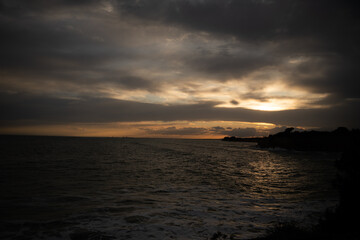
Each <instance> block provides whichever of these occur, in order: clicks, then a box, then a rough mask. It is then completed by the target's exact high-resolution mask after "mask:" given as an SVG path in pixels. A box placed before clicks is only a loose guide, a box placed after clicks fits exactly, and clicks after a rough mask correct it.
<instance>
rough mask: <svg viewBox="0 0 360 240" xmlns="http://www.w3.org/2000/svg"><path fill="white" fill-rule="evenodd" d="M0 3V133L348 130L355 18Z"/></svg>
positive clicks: (223, 2) (358, 119) (274, 1)
mask: <svg viewBox="0 0 360 240" xmlns="http://www.w3.org/2000/svg"><path fill="white" fill-rule="evenodd" d="M359 6H360V3H358V1H350V0H344V1H340V0H338V1H334V0H316V1H313V0H121V1H120V0H119V1H116V0H78V1H71V0H53V1H46V0H32V1H28V0H0V33H1V37H0V54H1V55H0V56H1V57H0V112H1V114H0V134H34V135H61V136H120V137H122V136H128V137H176V138H221V137H224V136H239V137H254V136H267V135H269V134H273V133H276V132H278V131H282V130H284V129H285V128H286V127H296V128H297V129H305V130H306V129H329V130H333V129H335V128H337V127H339V126H344V127H347V128H349V129H352V128H359V127H360V111H359V110H360V81H359V80H360V67H359V62H360V47H359V43H360V15H359V14H358V12H359V10H360V8H359Z"/></svg>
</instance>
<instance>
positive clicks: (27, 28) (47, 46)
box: [0, 0, 157, 91]
mask: <svg viewBox="0 0 360 240" xmlns="http://www.w3.org/2000/svg"><path fill="white" fill-rule="evenodd" d="M102 2H103V1H19V0H15V1H0V32H1V36H2V37H1V38H0V52H1V58H0V76H1V78H2V80H1V81H0V86H1V87H2V88H3V89H5V88H12V85H14V84H16V83H18V84H16V86H17V87H18V86H21V85H23V84H22V83H26V82H28V83H32V84H38V85H39V86H46V85H47V83H52V85H53V86H56V87H57V88H61V86H62V85H63V84H68V85H72V87H73V88H74V89H77V90H80V89H81V88H82V89H86V90H90V89H91V88H93V89H94V90H96V89H99V87H100V88H101V87H102V86H106V85H109V84H111V85H114V86H115V87H120V88H123V89H146V90H149V91H153V90H155V89H156V88H157V83H156V82H152V81H150V80H149V79H145V78H143V77H140V76H136V75H134V73H132V72H129V71H125V70H123V69H114V68H109V67H107V66H106V65H107V64H110V63H113V62H114V61H116V62H117V63H118V64H120V63H123V62H127V61H131V60H133V59H134V57H135V55H137V53H136V52H131V51H129V49H127V48H126V47H125V46H121V45H116V44H114V40H112V39H109V38H110V36H109V34H107V35H101V34H102V33H103V32H102V31H101V25H99V24H101V23H102V22H101V21H102V20H97V19H96V17H92V16H91V12H90V11H89V14H88V15H86V13H84V10H86V9H83V8H82V7H89V8H90V7H93V8H95V7H101V6H102V5H101V3H102ZM78 8H80V10H79V9H78ZM59 9H60V10H59ZM61 9H63V11H64V12H61ZM76 9H78V10H76ZM95 9H96V8H95ZM67 10H72V11H75V12H76V11H80V12H81V14H85V15H84V16H82V17H79V18H75V17H74V16H71V17H65V18H64V17H61V14H65V15H66V14H68V13H67ZM52 11H54V13H53V14H54V15H55V16H51V14H52ZM93 13H94V15H95V16H97V17H98V18H100V19H101V17H103V18H104V19H105V20H106V17H105V16H103V15H102V14H103V13H101V12H100V13H97V12H96V11H95V12H94V10H93ZM57 14H58V15H60V16H58V17H56V15H57ZM49 16H50V17H49ZM105 20H104V22H103V23H104V24H105V23H106V21H105ZM99 21H100V23H99ZM92 23H95V24H97V25H92V26H89V24H92ZM12 90H14V89H12ZM15 90H16V89H15ZM21 90H22V91H23V90H24V89H21ZM27 90H29V89H27ZM44 91H46V89H44Z"/></svg>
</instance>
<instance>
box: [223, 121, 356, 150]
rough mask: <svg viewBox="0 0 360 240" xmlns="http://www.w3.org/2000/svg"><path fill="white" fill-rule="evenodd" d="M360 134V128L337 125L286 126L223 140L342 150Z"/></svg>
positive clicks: (263, 144) (289, 147) (266, 146)
mask: <svg viewBox="0 0 360 240" xmlns="http://www.w3.org/2000/svg"><path fill="white" fill-rule="evenodd" d="M359 136H360V130H351V131H350V130H348V129H347V128H344V127H339V128H337V129H336V130H334V131H331V132H326V131H303V132H299V131H294V128H287V129H286V130H285V131H284V132H279V133H277V134H274V135H270V136H268V137H264V138H237V137H225V138H224V139H223V140H224V141H232V142H257V143H258V147H261V148H284V149H289V150H298V151H330V152H342V151H344V150H345V149H346V147H347V146H349V145H351V144H352V143H353V142H354V141H355V140H356V139H358V138H359Z"/></svg>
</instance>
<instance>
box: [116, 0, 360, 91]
mask: <svg viewBox="0 0 360 240" xmlns="http://www.w3.org/2000/svg"><path fill="white" fill-rule="evenodd" d="M359 7H360V4H359V3H358V2H357V1H335V0H330V1H329V0H320V1H311V0H292V1H287V0H275V1H266V0H265V1H258V0H245V1H231V0H228V1H222V0H210V1H197V0H187V1H179V0H174V1H165V0H163V1H159V0H154V1H151V0H150V1H148V0H144V1H136V2H134V1H122V4H120V9H121V11H122V12H123V13H126V14H129V15H132V16H136V17H137V18H141V19H143V20H144V21H149V20H150V21H154V22H160V23H163V24H175V25H177V26H181V27H184V28H187V29H192V30H197V31H206V32H210V33H212V34H220V35H227V36H234V37H236V38H237V39H239V40H240V41H242V42H246V43H248V44H252V45H253V46H258V47H259V46H260V47H261V46H262V45H264V44H270V45H271V52H269V53H268V54H271V56H270V55H267V56H260V57H258V58H254V57H251V56H250V57H245V58H244V59H241V58H231V57H230V58H224V56H217V57H206V55H203V56H201V59H198V61H194V62H191V64H192V65H193V66H194V67H195V68H198V69H200V70H203V71H209V72H220V73H221V72H227V73H228V74H234V73H236V72H237V71H239V70H241V69H244V71H245V70H246V71H252V70H254V69H258V68H261V67H264V66H271V65H274V64H277V63H279V58H284V57H296V56H307V57H309V58H310V59H309V61H307V62H305V63H302V64H301V65H300V66H299V67H298V68H297V69H295V70H294V71H292V72H291V77H292V80H289V81H292V82H293V84H294V85H298V86H305V87H307V88H308V89H311V90H313V91H316V92H322V93H324V92H325V93H330V94H334V95H338V96H341V97H342V98H347V97H356V98H359V97H360V91H359V90H360V82H359V81H358V79H359V77H360V72H359V68H358V58H359V54H360V49H359V48H358V47H357V46H358V42H359V41H360V27H359V26H360V17H359V14H357V11H358V10H359ZM196 62H197V64H196ZM319 71H320V73H321V74H317V73H318V72H319ZM304 72H305V73H307V75H306V76H303V74H302V73H304ZM309 73H311V74H309Z"/></svg>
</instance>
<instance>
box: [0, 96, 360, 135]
mask: <svg viewBox="0 0 360 240" xmlns="http://www.w3.org/2000/svg"><path fill="white" fill-rule="evenodd" d="M215 105H216V103H214V102H204V103H198V104H192V105H176V106H165V105H161V104H149V103H139V102H131V101H124V100H115V99H106V98H90V97H89V98H84V99H78V100H75V99H59V98H49V97H46V96H31V95H24V94H4V93H3V94H1V95H0V111H1V112H2V115H1V118H0V121H1V123H2V125H6V124H15V125H16V124H19V125H21V124H24V123H35V124H36V123H46V124H56V123H87V122H91V123H106V122H126V121H178V120H188V121H217V120H219V121H245V122H268V123H274V124H277V125H285V126H309V127H316V126H323V127H329V128H336V127H338V126H347V127H350V128H354V127H358V124H359V122H360V112H359V111H358V109H360V102H352V103H351V104H348V105H347V106H339V107H334V108H331V109H306V110H286V111H275V112H268V111H256V110H249V109H243V108H218V107H214V106H215ZM214 130H216V131H217V132H219V131H222V133H223V134H229V135H231V133H232V132H233V133H236V131H238V130H236V129H226V130H223V129H214ZM239 134H240V135H241V133H239Z"/></svg>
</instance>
